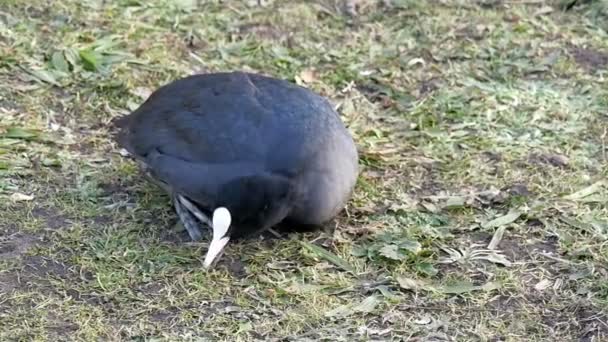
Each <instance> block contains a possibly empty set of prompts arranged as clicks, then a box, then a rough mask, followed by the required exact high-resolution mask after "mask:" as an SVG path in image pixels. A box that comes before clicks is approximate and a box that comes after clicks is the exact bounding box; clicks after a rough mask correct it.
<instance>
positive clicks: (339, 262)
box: [301, 241, 356, 275]
mask: <svg viewBox="0 0 608 342" xmlns="http://www.w3.org/2000/svg"><path fill="white" fill-rule="evenodd" d="M301 244H302V246H303V247H304V248H306V249H308V250H309V251H311V252H313V253H314V254H316V255H317V256H319V257H320V258H323V259H325V260H327V261H329V262H331V263H332V264H334V265H336V266H338V267H340V268H342V269H343V270H345V271H347V272H350V273H352V274H353V275H356V272H355V269H354V268H353V267H352V266H351V265H350V264H349V263H347V262H346V261H344V260H343V259H342V258H340V257H339V256H337V255H335V254H333V253H331V252H330V251H328V250H326V249H325V248H323V247H319V246H317V245H313V244H311V243H309V242H306V241H301Z"/></svg>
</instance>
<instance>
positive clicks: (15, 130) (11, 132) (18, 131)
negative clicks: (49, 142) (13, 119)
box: [0, 127, 39, 140]
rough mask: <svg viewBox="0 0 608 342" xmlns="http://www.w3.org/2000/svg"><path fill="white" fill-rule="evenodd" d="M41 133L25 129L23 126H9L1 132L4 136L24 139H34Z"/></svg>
mask: <svg viewBox="0 0 608 342" xmlns="http://www.w3.org/2000/svg"><path fill="white" fill-rule="evenodd" d="M38 136H39V133H38V132H36V131H34V130H31V129H25V128H21V127H9V128H8V129H7V130H6V132H5V133H2V134H0V137H2V138H10V139H23V140H33V139H34V138H37V137H38Z"/></svg>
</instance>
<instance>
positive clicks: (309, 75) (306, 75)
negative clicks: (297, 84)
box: [298, 69, 317, 84]
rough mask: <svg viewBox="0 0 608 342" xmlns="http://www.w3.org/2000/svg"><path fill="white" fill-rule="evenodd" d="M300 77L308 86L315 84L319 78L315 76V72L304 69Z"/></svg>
mask: <svg viewBox="0 0 608 342" xmlns="http://www.w3.org/2000/svg"><path fill="white" fill-rule="evenodd" d="M298 76H299V77H300V79H301V80H302V81H303V82H304V83H308V84H310V83H313V82H315V81H316V80H317V77H316V76H315V71H314V70H312V69H304V70H302V71H301V72H300V74H299V75H298Z"/></svg>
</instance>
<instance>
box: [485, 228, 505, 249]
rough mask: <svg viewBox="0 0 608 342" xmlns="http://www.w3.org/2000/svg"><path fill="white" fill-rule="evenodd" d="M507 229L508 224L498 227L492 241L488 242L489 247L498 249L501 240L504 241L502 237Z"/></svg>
mask: <svg viewBox="0 0 608 342" xmlns="http://www.w3.org/2000/svg"><path fill="white" fill-rule="evenodd" d="M506 229H507V227H506V226H501V227H498V228H497V229H496V231H495V232H494V236H492V241H490V243H489V244H488V249H496V247H498V244H499V243H500V241H502V237H503V235H504V233H505V230H506Z"/></svg>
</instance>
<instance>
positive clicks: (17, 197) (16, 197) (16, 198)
mask: <svg viewBox="0 0 608 342" xmlns="http://www.w3.org/2000/svg"><path fill="white" fill-rule="evenodd" d="M10 198H11V201H13V202H26V201H31V200H33V199H34V196H33V195H26V194H22V193H20V192H15V193H13V194H12V195H11V197H10Z"/></svg>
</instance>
